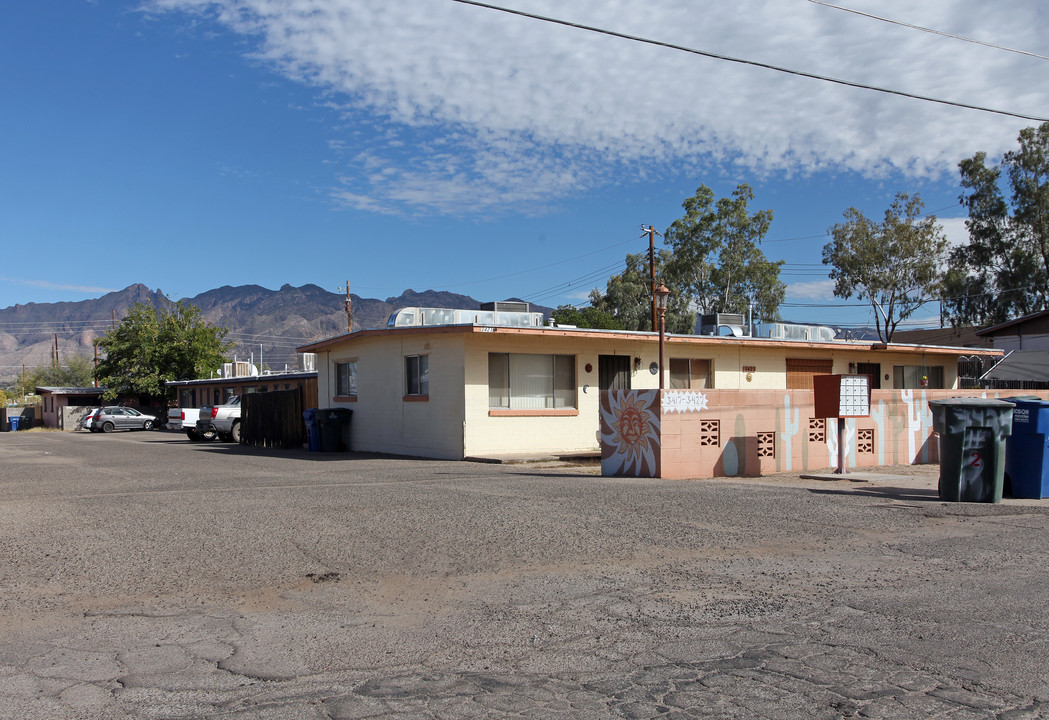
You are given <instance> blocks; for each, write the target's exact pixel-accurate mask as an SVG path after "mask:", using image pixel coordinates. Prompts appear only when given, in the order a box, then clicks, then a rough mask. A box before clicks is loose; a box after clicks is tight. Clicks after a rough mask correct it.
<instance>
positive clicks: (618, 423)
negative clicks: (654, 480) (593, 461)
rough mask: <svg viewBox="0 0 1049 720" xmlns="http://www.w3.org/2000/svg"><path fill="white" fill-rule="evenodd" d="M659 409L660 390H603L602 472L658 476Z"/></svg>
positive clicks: (605, 473)
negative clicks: (605, 391)
mask: <svg viewBox="0 0 1049 720" xmlns="http://www.w3.org/2000/svg"><path fill="white" fill-rule="evenodd" d="M658 410H659V391H658V390H618V391H612V392H607V393H602V395H601V472H602V474H604V475H630V476H634V477H658V475H659V412H658Z"/></svg>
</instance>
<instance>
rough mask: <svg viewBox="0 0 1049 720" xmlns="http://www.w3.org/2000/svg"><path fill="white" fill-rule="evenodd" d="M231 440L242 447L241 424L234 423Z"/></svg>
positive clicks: (230, 435) (230, 434)
mask: <svg viewBox="0 0 1049 720" xmlns="http://www.w3.org/2000/svg"><path fill="white" fill-rule="evenodd" d="M229 439H230V440H232V441H233V442H235V443H237V444H238V445H240V423H239V422H235V423H233V427H232V428H231V429H230V432H229Z"/></svg>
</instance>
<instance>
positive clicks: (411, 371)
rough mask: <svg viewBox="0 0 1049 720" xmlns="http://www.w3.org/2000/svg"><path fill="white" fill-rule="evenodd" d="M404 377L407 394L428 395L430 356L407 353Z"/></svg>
mask: <svg viewBox="0 0 1049 720" xmlns="http://www.w3.org/2000/svg"><path fill="white" fill-rule="evenodd" d="M404 377H405V385H404V387H405V393H404V394H405V395H406V396H423V397H425V396H428V395H429V394H430V356H429V355H406V356H405V358H404Z"/></svg>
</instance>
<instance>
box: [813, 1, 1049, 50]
mask: <svg viewBox="0 0 1049 720" xmlns="http://www.w3.org/2000/svg"><path fill="white" fill-rule="evenodd" d="M809 2H811V3H815V4H817V5H824V6H826V7H829V8H834V9H835V10H842V11H844V12H847V13H852V14H854V15H862V16H863V17H867V18H871V19H872V20H880V21H881V22H885V23H889V24H891V25H900V26H901V27H905V28H910V29H911V30H921V31H922V32H927V33H932V34H933V35H942V36H943V37H949V38H951V39H953V40H961V41H962V42H967V43H973V44H975V45H983V46H984V47H989V48H994V49H995V50H1005V51H1006V52H1011V53H1018V54H1020V55H1028V56H1030V57H1035V58H1038V59H1039V60H1049V57H1046V56H1045V55H1039V54H1038V53H1033V52H1028V51H1026V50H1017V49H1016V48H1011V47H1005V46H1004V45H995V44H994V43H989V42H984V41H983V40H976V39H974V38H969V37H965V36H963V35H952V34H951V33H948V32H943V31H942V30H934V29H932V28H927V27H922V26H921V25H912V24H910V23H905V22H900V21H899V20H892V19H890V18H886V17H881V16H880V15H872V14H871V13H865V12H861V11H859V10H853V9H852V8H847V7H842V6H840V5H831V4H830V3H829V2H823V0H809Z"/></svg>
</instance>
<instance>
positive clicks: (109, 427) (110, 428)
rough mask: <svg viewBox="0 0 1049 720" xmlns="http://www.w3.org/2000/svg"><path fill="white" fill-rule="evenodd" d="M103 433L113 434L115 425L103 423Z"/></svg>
mask: <svg viewBox="0 0 1049 720" xmlns="http://www.w3.org/2000/svg"><path fill="white" fill-rule="evenodd" d="M102 432H104V433H111V432H113V423H111V422H107V423H102Z"/></svg>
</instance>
